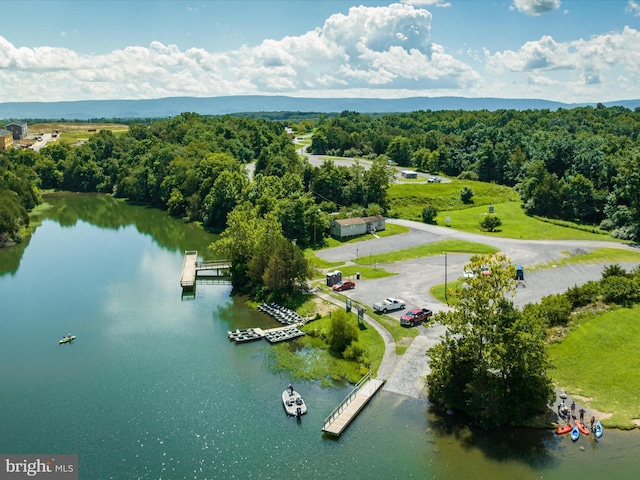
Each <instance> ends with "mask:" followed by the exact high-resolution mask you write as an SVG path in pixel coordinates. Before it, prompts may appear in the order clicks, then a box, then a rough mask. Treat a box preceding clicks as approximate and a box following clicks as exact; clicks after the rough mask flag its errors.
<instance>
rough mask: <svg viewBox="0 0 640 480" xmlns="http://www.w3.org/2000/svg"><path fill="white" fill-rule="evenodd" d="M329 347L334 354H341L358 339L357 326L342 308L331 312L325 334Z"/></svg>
mask: <svg viewBox="0 0 640 480" xmlns="http://www.w3.org/2000/svg"><path fill="white" fill-rule="evenodd" d="M327 337H328V339H329V348H330V350H331V351H332V352H333V354H334V355H342V354H343V352H344V351H345V350H346V349H347V347H348V346H349V345H351V344H352V343H353V342H357V341H358V326H357V325H356V322H355V321H354V320H353V319H352V315H349V314H348V313H347V312H345V311H344V310H336V311H334V312H333V313H332V314H331V327H330V329H329V333H328V335H327Z"/></svg>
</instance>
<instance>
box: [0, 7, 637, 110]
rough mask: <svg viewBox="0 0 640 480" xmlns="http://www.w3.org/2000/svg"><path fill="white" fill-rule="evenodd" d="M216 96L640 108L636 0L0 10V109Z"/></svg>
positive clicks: (30, 8)
mask: <svg viewBox="0 0 640 480" xmlns="http://www.w3.org/2000/svg"><path fill="white" fill-rule="evenodd" d="M7 19H10V21H7ZM225 95H287V96H293V97H316V98H317V97H322V98H324V97H360V98H405V97H414V96H427V97H440V96H460V97H497V98H527V99H545V100H554V101H560V102H566V103H583V102H589V103H596V102H609V101H616V100H628V99H639V98H640V0H396V1H391V2H389V1H387V2H384V1H377V0H372V1H368V0H361V1H356V0H351V1H347V0H233V1H227V0H173V1H168V0H167V1H159V0H158V1H156V0H110V1H102V0H66V1H59V0H21V1H13V2H3V21H2V22H1V23H0V103H4V102H28V101H46V102H49V101H63V100H111V99H127V100H129V99H153V98H164V97H178V96H192V97H217V96H225Z"/></svg>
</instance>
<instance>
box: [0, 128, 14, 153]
mask: <svg viewBox="0 0 640 480" xmlns="http://www.w3.org/2000/svg"><path fill="white" fill-rule="evenodd" d="M12 146H13V133H11V132H10V131H9V130H5V129H4V128H2V129H0V152H1V151H3V150H6V149H7V148H11V147H12Z"/></svg>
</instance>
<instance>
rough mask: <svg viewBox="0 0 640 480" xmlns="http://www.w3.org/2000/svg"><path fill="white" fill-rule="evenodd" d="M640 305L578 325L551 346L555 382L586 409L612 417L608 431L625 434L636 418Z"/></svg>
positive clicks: (639, 416) (639, 379)
mask: <svg viewBox="0 0 640 480" xmlns="http://www.w3.org/2000/svg"><path fill="white" fill-rule="evenodd" d="M639 317H640V306H636V307H634V308H631V309H629V308H620V309H617V310H613V311H610V312H606V313H603V314H600V315H595V316H591V317H582V318H580V319H578V320H576V324H575V325H574V326H572V328H571V329H570V331H569V333H568V334H567V336H566V337H565V338H564V339H563V340H562V341H561V342H558V343H553V344H551V345H549V354H550V357H551V360H552V362H553V364H554V365H555V369H554V370H552V372H551V374H552V376H553V379H554V382H555V383H556V384H557V385H558V386H559V387H561V388H563V389H566V390H567V392H569V393H570V394H571V395H573V396H576V397H578V396H579V397H580V398H582V402H583V403H584V404H585V405H587V406H588V407H591V408H594V409H596V410H598V411H599V412H602V413H611V414H613V415H612V416H611V417H609V418H605V419H603V420H602V423H603V425H605V426H606V427H616V428H623V429H629V428H634V427H636V426H638V425H637V424H635V423H634V422H633V420H634V419H636V420H637V419H640V404H639V403H638V398H640V369H639V368H638V358H640V322H638V318H639Z"/></svg>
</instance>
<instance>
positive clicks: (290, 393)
mask: <svg viewBox="0 0 640 480" xmlns="http://www.w3.org/2000/svg"><path fill="white" fill-rule="evenodd" d="M282 404H283V405H284V409H285V410H286V412H287V415H291V416H292V417H298V418H300V416H301V415H304V414H305V413H307V405H306V404H305V403H304V400H303V399H302V397H301V396H300V394H299V393H298V392H296V391H295V390H294V389H293V387H292V386H291V385H289V386H288V387H287V389H286V390H285V391H284V392H282Z"/></svg>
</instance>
